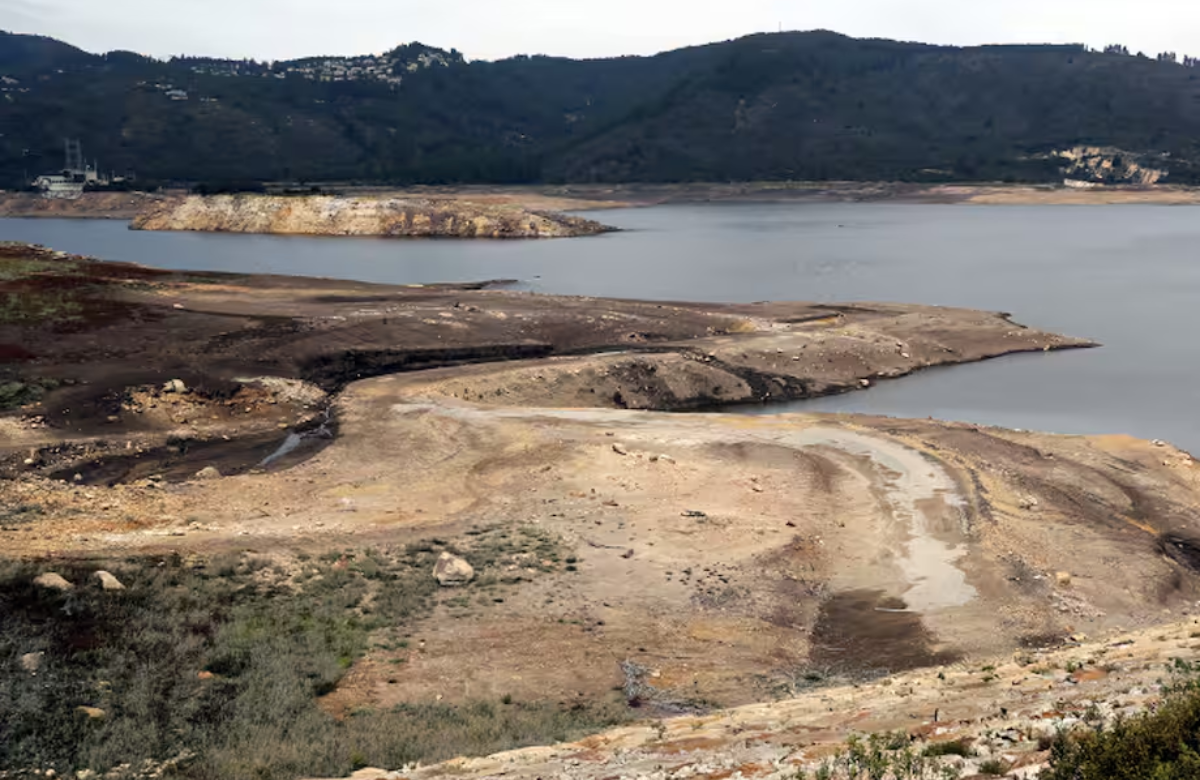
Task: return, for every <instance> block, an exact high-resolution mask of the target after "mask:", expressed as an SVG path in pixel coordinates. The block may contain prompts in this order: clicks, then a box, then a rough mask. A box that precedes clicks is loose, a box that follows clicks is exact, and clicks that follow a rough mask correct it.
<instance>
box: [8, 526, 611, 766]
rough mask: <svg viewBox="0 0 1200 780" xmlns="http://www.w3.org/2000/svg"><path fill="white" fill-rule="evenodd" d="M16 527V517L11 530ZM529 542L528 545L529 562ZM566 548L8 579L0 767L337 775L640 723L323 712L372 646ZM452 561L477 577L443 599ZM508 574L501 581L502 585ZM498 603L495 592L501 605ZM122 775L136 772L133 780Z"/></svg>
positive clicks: (541, 539) (548, 716) (419, 549)
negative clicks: (446, 567)
mask: <svg viewBox="0 0 1200 780" xmlns="http://www.w3.org/2000/svg"><path fill="white" fill-rule="evenodd" d="M12 520H17V521H18V522H19V521H20V518H19V517H16V516H14V518H12V519H11V520H9V521H7V522H11V521H12ZM522 545H523V547H522ZM555 547H556V544H555V543H554V541H553V540H552V539H551V538H549V537H546V536H543V535H541V534H540V533H538V532H537V531H530V532H526V531H522V530H520V529H501V530H492V531H483V532H479V533H478V534H477V535H476V536H475V537H474V538H473V539H470V540H469V541H468V542H467V543H464V544H463V545H462V546H461V549H458V548H454V547H451V546H450V545H448V544H446V543H437V542H431V543H426V544H417V545H411V546H408V547H400V548H395V549H387V550H368V551H348V552H344V553H343V552H339V553H331V554H327V555H323V556H321V557H320V558H319V559H315V558H308V557H307V556H301V557H299V558H294V559H293V558H287V559H284V558H278V559H270V558H265V557H261V556H256V555H253V554H242V555H235V556H229V557H223V558H214V559H198V558H197V559H187V560H185V559H182V558H180V557H179V556H170V557H167V558H161V559H158V558H155V559H131V560H128V561H125V562H124V563H122V564H119V565H118V564H114V563H109V564H107V566H108V568H109V569H110V570H111V571H112V572H113V574H115V575H116V576H117V577H118V578H119V580H120V581H121V582H122V583H123V584H124V586H125V588H124V590H107V591H106V590H104V589H103V588H102V587H101V583H100V581H99V580H98V579H97V578H96V576H95V570H96V569H97V568H99V566H98V565H85V564H81V563H79V564H67V565H63V564H59V565H56V566H55V567H54V571H56V572H57V573H59V574H61V575H62V576H63V577H65V578H66V579H67V580H68V581H69V582H71V583H73V584H74V585H75V587H74V588H73V589H70V590H66V591H57V590H54V589H51V588H46V587H41V586H38V585H36V584H34V579H35V578H36V577H37V576H38V575H39V574H41V573H43V572H44V571H46V570H47V569H48V568H49V567H47V566H45V565H40V564H34V563H18V562H8V563H3V564H0V669H3V673H0V770H8V771H14V772H17V773H19V772H21V771H28V770H31V769H34V768H36V769H41V770H45V769H54V770H55V771H56V772H57V773H59V774H60V775H63V774H71V773H77V772H79V771H86V770H92V771H95V772H98V773H105V772H109V771H111V770H113V768H114V767H121V766H123V765H128V767H127V768H126V769H125V770H119V771H118V776H133V775H145V774H157V775H159V776H163V775H165V776H170V777H183V778H204V779H206V780H207V779H208V778H211V779H212V780H217V778H221V779H222V780H226V779H228V778H243V777H246V778H251V777H253V778H289V779H290V778H295V777H300V776H326V777H335V776H342V775H346V774H349V773H350V772H352V771H353V770H355V769H358V768H361V767H363V766H368V765H369V766H386V767H399V766H402V765H403V764H405V763H408V762H412V761H422V762H426V763H428V762H434V761H438V760H443V759H447V758H451V757H454V756H457V755H464V754H467V755H469V754H489V753H492V752H497V751H501V750H506V749H511V748H515V747H520V746H527V745H531V744H544V743H552V742H557V741H561V740H566V739H570V738H573V737H577V736H581V735H582V734H583V733H586V732H590V731H595V730H599V729H603V728H605V727H607V726H610V725H614V724H616V723H619V722H621V721H622V720H624V719H626V718H628V717H629V715H628V711H627V708H625V707H624V704H623V702H621V701H620V700H619V698H617V697H615V696H614V698H613V699H612V701H604V702H591V703H580V704H569V705H560V704H558V703H555V702H513V700H512V699H511V698H509V697H506V698H505V699H504V700H498V701H494V702H493V701H476V702H471V703H467V704H463V705H459V706H451V705H442V704H431V703H428V704H419V703H410V704H405V705H402V706H399V707H396V708H393V709H385V710H370V709H367V710H359V711H355V712H352V713H350V714H348V715H347V716H346V717H343V718H340V719H339V718H335V717H334V716H332V715H330V714H329V713H327V712H326V711H324V710H323V709H322V708H321V707H320V706H319V703H320V697H321V696H323V695H325V694H328V693H330V692H332V691H333V690H334V689H335V688H336V686H337V684H338V681H339V680H340V678H341V677H342V676H343V675H344V674H345V673H346V671H347V670H348V669H349V668H350V667H351V666H352V665H353V664H354V662H355V660H356V659H358V658H359V657H361V656H362V655H363V654H364V653H365V652H366V650H367V648H368V646H369V645H370V643H371V641H372V637H378V636H380V635H382V634H390V633H393V632H398V633H404V632H405V627H410V626H413V625H414V624H415V623H416V622H417V621H419V620H421V619H422V618H425V617H427V616H429V615H430V614H431V613H432V611H433V610H434V608H435V606H436V605H437V603H438V602H439V601H446V600H448V599H449V598H450V597H451V596H453V597H461V596H464V595H465V596H468V597H470V598H471V599H472V600H473V601H476V602H477V603H480V604H483V603H488V604H490V603H492V601H493V599H491V598H487V599H479V598H477V597H479V596H481V595H484V594H485V593H488V591H489V590H493V591H494V590H497V589H499V588H502V587H505V582H504V581H503V577H502V576H501V573H507V574H508V575H509V576H508V579H509V580H510V581H512V582H513V583H514V584H515V580H516V578H515V577H513V576H511V575H512V574H513V572H509V571H507V570H508V567H509V566H512V565H514V564H511V563H505V562H506V561H507V560H511V558H512V556H516V555H521V554H522V552H524V553H527V554H530V555H535V556H538V557H537V561H538V563H537V565H536V566H533V565H530V566H525V567H522V568H520V569H519V571H520V573H521V574H523V575H526V576H528V573H529V571H530V570H533V571H535V572H536V571H545V570H547V569H549V568H551V567H550V566H544V565H543V564H542V561H547V562H550V563H553V562H552V561H551V560H550V557H549V554H550V553H552V552H553V553H554V554H555V556H556V557H557V552H556V550H555V549H554V548H555ZM443 549H452V550H454V551H455V552H458V553H460V554H463V555H466V556H467V557H468V558H469V559H471V560H472V563H473V564H474V565H475V566H476V568H477V570H478V571H479V572H480V576H479V577H478V578H477V579H476V581H475V582H474V583H472V585H470V586H468V587H465V588H460V589H456V590H455V591H453V592H450V591H446V592H445V593H446V595H445V596H443V595H442V591H439V588H438V585H437V583H436V581H435V580H434V578H433V576H432V569H433V563H434V560H435V558H436V557H437V555H438V554H439V553H440V551H441V550H443ZM497 570H500V571H499V572H498V571H497ZM489 595H490V594H489ZM122 772H123V773H124V774H122Z"/></svg>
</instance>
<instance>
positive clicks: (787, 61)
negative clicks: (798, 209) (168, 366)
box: [0, 32, 1200, 187]
mask: <svg viewBox="0 0 1200 780" xmlns="http://www.w3.org/2000/svg"><path fill="white" fill-rule="evenodd" d="M1198 77H1200V68H1197V67H1194V61H1191V60H1189V61H1188V64H1178V63H1176V62H1174V61H1168V60H1166V59H1164V58H1159V59H1151V58H1147V57H1142V56H1130V55H1128V54H1126V53H1124V52H1123V51H1117V50H1114V51H1109V52H1104V53H1100V52H1093V51H1089V50H1087V49H1086V48H1085V47H1082V46H988V47H975V48H954V47H945V46H928V45H922V44H915V43H899V42H894V41H886V40H858V39H853V38H847V37H844V36H841V35H837V34H834V33H829V32H807V33H782V34H772V35H755V36H750V37H747V38H742V39H739V40H734V41H729V42H725V43H717V44H712V45H708V46H700V47H695V48H688V49H681V50H678V51H672V52H667V53H664V54H660V55H657V56H653V57H621V58H616V59H605V60H583V61H577V60H569V59H559V58H550V57H526V56H521V57H515V58H512V59H507V60H502V61H498V62H469V61H467V60H466V59H464V58H463V57H462V55H460V54H459V53H458V52H456V51H449V52H448V51H443V50H439V49H435V48H431V47H428V46H423V45H421V44H412V45H409V46H403V47H400V48H398V49H395V50H393V51H391V52H388V53H386V54H383V55H376V56H364V57H315V58H308V59H304V60H296V61H292V62H275V63H258V62H252V61H230V60H214V59H198V58H177V59H173V60H170V61H160V60H155V59H151V58H147V57H142V56H140V55H136V54H132V53H128V52H112V53H109V54H104V55H93V54H88V53H86V52H83V51H81V50H79V49H76V48H74V47H71V46H68V45H66V44H64V43H61V42H58V41H54V40H51V39H48V38H39V37H34V36H25V35H12V34H0V90H3V91H2V93H0V186H6V187H19V186H21V185H22V184H23V183H24V182H26V181H28V179H29V177H30V176H32V175H36V174H38V173H45V172H48V171H52V170H54V169H56V168H58V167H61V164H62V162H61V161H62V143H63V139H64V138H78V139H80V140H81V141H82V142H83V146H84V150H85V152H86V154H87V157H88V158H89V160H90V159H92V158H95V159H98V160H99V162H100V166H101V168H102V169H103V170H105V171H109V170H112V171H116V172H117V173H118V174H121V173H125V172H128V171H133V172H136V174H137V176H138V178H139V181H142V182H193V183H195V182H221V181H224V182H250V181H305V182H325V181H343V182H354V181H357V182H364V183H386V184H412V183H436V184H453V183H472V182H478V183H526V182H674V181H728V180H824V179H851V180H883V179H887V180H902V181H956V180H959V181H961V180H1013V181H1054V180H1061V178H1062V173H1061V170H1062V160H1061V159H1059V158H1058V157H1056V156H1055V153H1056V152H1057V151H1060V150H1063V149H1068V148H1072V147H1078V146H1096V147H1106V148H1117V149H1121V150H1125V152H1126V153H1127V154H1129V155H1135V156H1137V158H1138V159H1139V160H1141V161H1142V164H1143V165H1144V166H1146V165H1150V166H1152V167H1155V168H1157V169H1161V170H1162V171H1164V172H1165V178H1163V179H1162V181H1165V182H1169V183H1184V184H1194V183H1200V78H1198Z"/></svg>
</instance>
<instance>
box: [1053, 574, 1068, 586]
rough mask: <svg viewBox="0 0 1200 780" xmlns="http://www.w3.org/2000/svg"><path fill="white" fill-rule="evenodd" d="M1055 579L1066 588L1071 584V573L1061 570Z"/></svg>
mask: <svg viewBox="0 0 1200 780" xmlns="http://www.w3.org/2000/svg"><path fill="white" fill-rule="evenodd" d="M1054 581H1055V582H1057V583H1058V584H1059V586H1061V587H1064V588H1065V587H1067V586H1068V585H1070V584H1071V573H1070V572H1066V571H1060V572H1059V573H1057V574H1055V575H1054Z"/></svg>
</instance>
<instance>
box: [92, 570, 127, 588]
mask: <svg viewBox="0 0 1200 780" xmlns="http://www.w3.org/2000/svg"><path fill="white" fill-rule="evenodd" d="M92 576H93V577H95V578H96V579H98V580H100V587H102V588H104V589H105V590H125V586H124V585H123V584H122V583H121V581H120V580H119V579H117V578H116V577H114V576H113V575H112V574H110V573H108V572H106V571H98V572H95V573H93V574H92Z"/></svg>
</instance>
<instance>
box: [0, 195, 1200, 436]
mask: <svg viewBox="0 0 1200 780" xmlns="http://www.w3.org/2000/svg"><path fill="white" fill-rule="evenodd" d="M589 216H593V217H594V218H597V219H600V220H601V221H604V222H607V223H609V224H612V225H616V226H618V227H621V228H625V229H627V231H628V232H624V233H616V234H610V235H604V236H598V237H592V238H586V239H575V240H557V241H519V242H490V241H455V240H417V241H412V240H386V239H347V238H292V237H275V236H239V235H220V234H195V233H138V232H130V231H128V230H126V228H125V225H124V224H123V223H118V222H97V221H71V220H0V239H7V240H17V241H29V242H35V243H42V244H46V245H48V246H51V247H53V248H55V249H61V250H66V251H69V252H77V253H80V254H88V255H93V256H97V257H101V258H104V259H110V260H126V261H133V262H138V263H144V264H147V265H154V266H161V267H165V268H177V269H184V268H186V269H207V270H220V271H237V272H246V273H282V274H299V275H309V276H332V277H341V278H352V279H360V280H365V281H375V282H392V283H421V282H435V281H472V280H480V279H497V278H511V279H518V280H520V282H521V286H522V288H524V289H529V290H536V291H539V292H551V293H567V294H580V295H596V296H616V297H627V298H645V299H673V300H709V301H758V300H815V301H872V300H874V301H903V302H912V303H929V304H942V305H951V306H966V307H973V308H982V309H995V310H1003V311H1008V312H1012V313H1013V316H1014V319H1016V320H1017V321H1018V322H1022V323H1025V324H1028V325H1034V326H1037V327H1040V328H1045V329H1048V330H1055V331H1060V332H1064V333H1069V334H1072V335H1076V336H1084V337H1088V338H1092V339H1096V340H1098V341H1101V342H1103V343H1104V345H1105V346H1104V348H1103V349H1097V350H1086V351H1080V352H1065V353H1054V354H1036V355H1021V356H1013V357H1009V358H1003V359H1000V360H996V361H991V362H987V363H981V364H977V365H972V366H960V367H954V368H950V369H939V370H933V371H928V372H924V373H922V374H918V375H916V376H913V377H909V378H905V379H901V380H896V381H892V382H886V383H883V384H880V385H878V386H876V387H875V388H873V389H871V390H870V391H868V392H862V393H853V394H850V395H847V396H840V397H836V398H826V399H818V400H815V401H807V402H803V403H801V404H797V405H793V406H792V408H795V409H802V410H812V411H850V412H868V413H873V414H888V415H895V416H906V417H926V416H933V417H939V418H943V419H955V420H968V421H973V422H979V423H985V424H994V425H1005V426H1009V427H1016V428H1030V429H1038V430H1047V431H1056V432H1060V433H1129V434H1133V435H1137V436H1141V437H1144V438H1161V439H1167V440H1170V441H1172V442H1174V443H1176V444H1178V445H1179V446H1181V447H1184V448H1186V449H1189V450H1191V451H1193V452H1196V453H1198V454H1200V415H1198V414H1197V413H1196V412H1197V400H1198V398H1197V388H1198V387H1200V329H1197V326H1196V325H1197V316H1198V315H1200V209H1196V208H1192V207H1160V206H1095V207H1092V206H1029V207H1021V206H1014V207H996V206H962V205H955V206H928V205H899V204H878V205H876V204H871V205H867V204H820V205H798V204H771V205H751V204H737V205H730V204H714V205H696V206H662V207H657V208H651V209H639V210H621V211H606V212H602V213H598V214H591V215H589ZM784 408H787V407H770V408H769V410H770V411H777V410H781V409H784Z"/></svg>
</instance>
